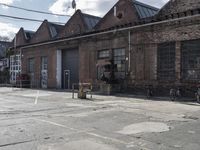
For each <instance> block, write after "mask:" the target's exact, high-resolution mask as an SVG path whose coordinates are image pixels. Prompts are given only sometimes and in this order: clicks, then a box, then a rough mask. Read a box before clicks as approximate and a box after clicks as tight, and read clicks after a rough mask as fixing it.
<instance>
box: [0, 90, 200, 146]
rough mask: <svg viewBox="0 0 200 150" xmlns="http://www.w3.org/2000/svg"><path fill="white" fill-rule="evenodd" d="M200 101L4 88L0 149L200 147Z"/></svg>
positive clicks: (0, 107)
mask: <svg viewBox="0 0 200 150" xmlns="http://www.w3.org/2000/svg"><path fill="white" fill-rule="evenodd" d="M199 118H200V106H199V105H198V104H196V103H192V102H187V103H183V102H182V103H181V102H170V101H163V100H162V99H161V100H160V101H159V100H156V101H155V100H146V99H144V98H130V97H129V98H128V97H125V96H123V97H122V96H121V97H120V96H97V95H95V96H94V100H93V101H90V100H78V99H71V93H66V92H53V91H41V90H40V91H38V90H29V89H24V90H18V89H12V88H0V150H199V149H200V142H199V141H200V140H199V139H200V119H199Z"/></svg>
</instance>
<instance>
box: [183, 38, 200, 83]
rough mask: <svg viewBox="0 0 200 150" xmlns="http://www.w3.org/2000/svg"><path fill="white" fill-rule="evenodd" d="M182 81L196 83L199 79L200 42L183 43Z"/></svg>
mask: <svg viewBox="0 0 200 150" xmlns="http://www.w3.org/2000/svg"><path fill="white" fill-rule="evenodd" d="M181 51H182V67H181V68H182V79H184V80H191V81H196V80H199V79H200V40H191V41H183V42H182V43H181Z"/></svg>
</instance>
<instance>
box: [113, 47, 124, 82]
mask: <svg viewBox="0 0 200 150" xmlns="http://www.w3.org/2000/svg"><path fill="white" fill-rule="evenodd" d="M113 58H114V75H115V79H124V78H125V72H126V55H125V49H114V50H113Z"/></svg>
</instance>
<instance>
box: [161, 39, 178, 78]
mask: <svg viewBox="0 0 200 150" xmlns="http://www.w3.org/2000/svg"><path fill="white" fill-rule="evenodd" d="M175 55H176V52H175V42H169V43H161V44H158V70H157V75H158V80H162V81H172V80H175Z"/></svg>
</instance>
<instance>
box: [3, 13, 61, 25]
mask: <svg viewBox="0 0 200 150" xmlns="http://www.w3.org/2000/svg"><path fill="white" fill-rule="evenodd" d="M0 17H4V18H12V19H17V20H26V21H34V22H43V20H37V19H30V18H22V17H16V16H9V15H1V14H0ZM52 23H56V24H61V25H63V24H65V23H62V22H52Z"/></svg>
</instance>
